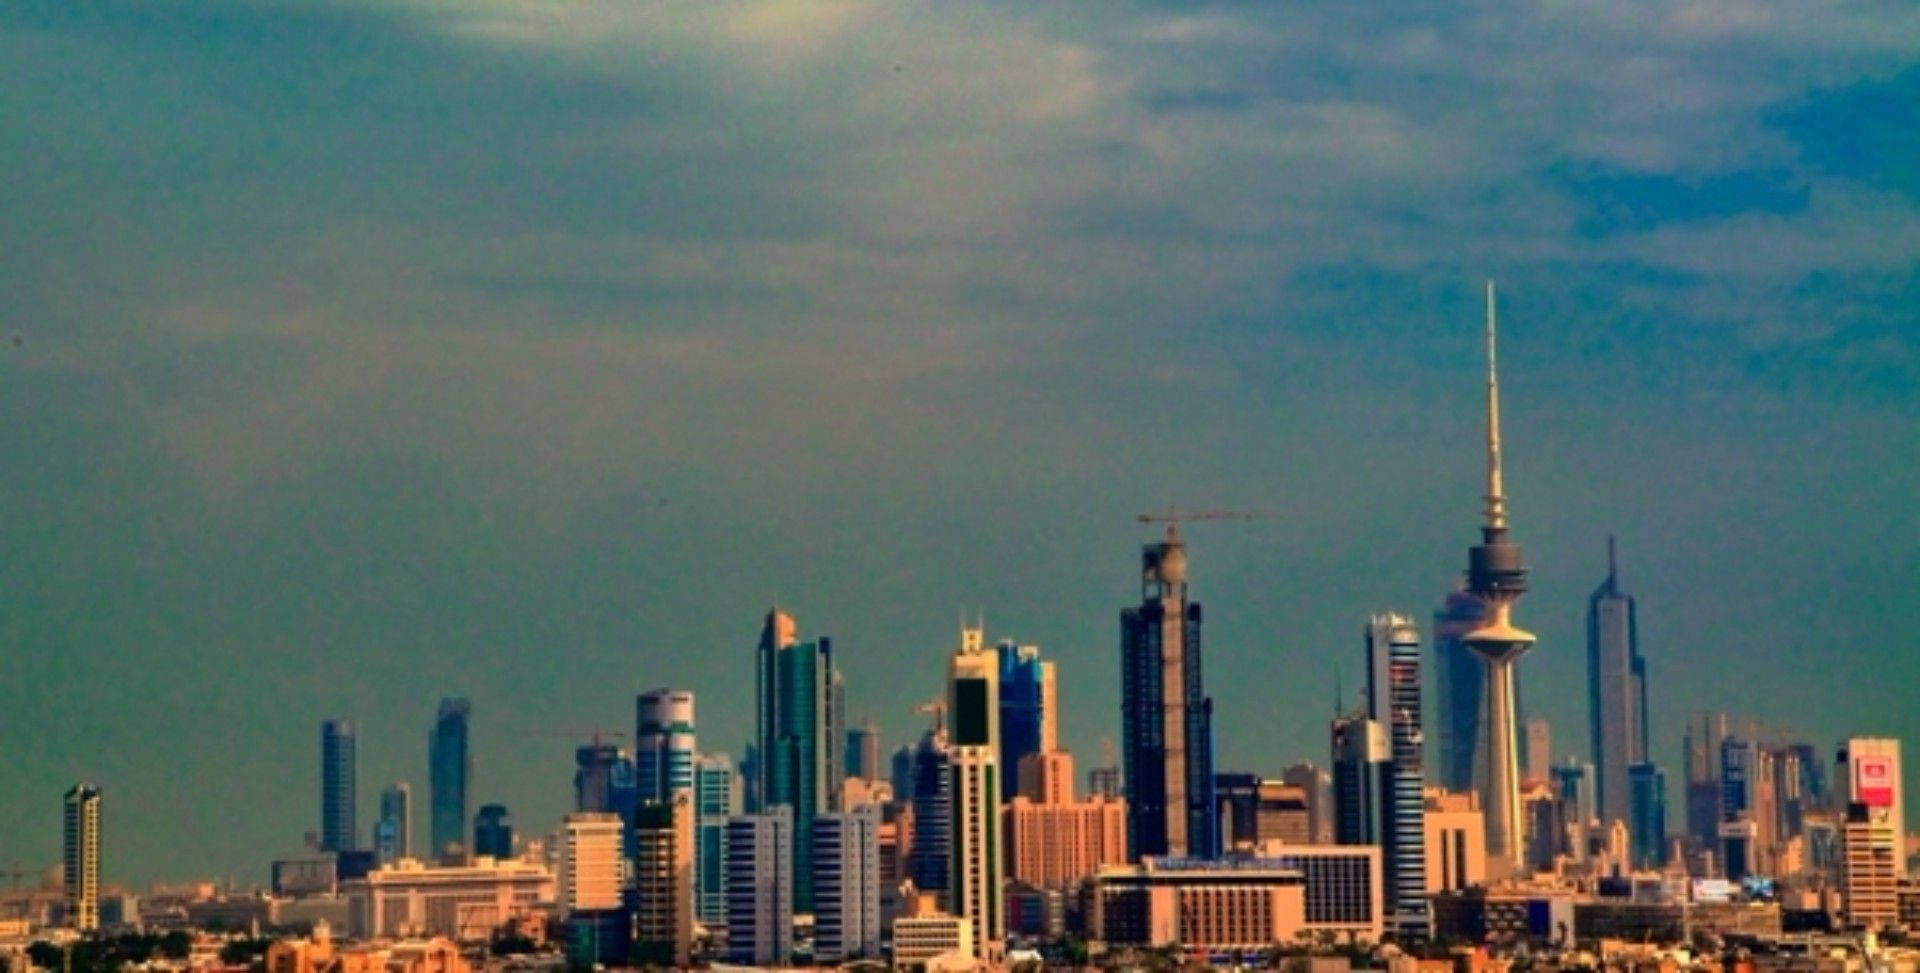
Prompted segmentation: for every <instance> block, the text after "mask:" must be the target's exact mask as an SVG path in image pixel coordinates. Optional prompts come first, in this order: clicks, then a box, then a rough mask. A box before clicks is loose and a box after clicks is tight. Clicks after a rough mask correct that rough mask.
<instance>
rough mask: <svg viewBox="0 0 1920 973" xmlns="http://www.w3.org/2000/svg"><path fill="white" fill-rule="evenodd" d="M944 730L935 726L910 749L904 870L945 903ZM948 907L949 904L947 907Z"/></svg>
mask: <svg viewBox="0 0 1920 973" xmlns="http://www.w3.org/2000/svg"><path fill="white" fill-rule="evenodd" d="M948 751H949V748H948V746H947V731H946V727H945V726H943V725H935V726H933V727H931V728H929V729H928V730H927V732H926V733H925V734H924V735H922V736H921V737H920V742H919V744H918V745H916V746H915V747H914V748H913V777H912V780H913V791H912V793H913V841H912V842H911V848H912V850H911V852H910V853H909V855H908V872H909V873H910V875H911V876H912V878H913V884H914V886H915V887H916V888H918V889H919V890H920V891H922V892H927V893H931V894H932V895H934V896H936V897H937V898H939V900H940V901H941V903H942V904H943V905H945V904H947V902H948V899H947V891H948V889H949V887H950V884H951V882H952V880H953V876H952V875H951V874H950V869H951V866H950V863H949V857H950V856H951V854H952V853H953V784H952V781H951V779H950V778H949V776H948V772H947V767H948V763H949V760H948ZM948 907H949V908H950V907H951V906H950V905H949V906H948Z"/></svg>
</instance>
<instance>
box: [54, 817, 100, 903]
mask: <svg viewBox="0 0 1920 973" xmlns="http://www.w3.org/2000/svg"><path fill="white" fill-rule="evenodd" d="M64 804H65V812H66V813H65V822H64V823H65V827H64V829H63V835H62V836H63V838H64V842H63V848H62V854H61V859H60V860H61V865H62V866H63V868H62V872H61V877H62V878H64V879H65V880H66V893H67V902H66V905H67V925H68V926H71V927H72V928H74V929H77V930H79V931H81V932H91V931H93V930H95V929H98V928H100V788H98V787H95V786H94V785H92V784H75V785H73V788H72V789H71V790H68V791H67V794H66V799H65V802H64Z"/></svg>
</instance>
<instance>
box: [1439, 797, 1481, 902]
mask: <svg viewBox="0 0 1920 973" xmlns="http://www.w3.org/2000/svg"><path fill="white" fill-rule="evenodd" d="M1424 823H1425V825H1426V853H1427V868H1426V873H1427V875H1426V878H1427V894H1428V896H1429V897H1431V896H1432V895H1434V894H1437V893H1440V892H1456V891H1459V890H1461V889H1465V888H1471V887H1473V886H1475V885H1485V884H1486V883H1487V822H1486V818H1485V817H1484V816H1482V815H1481V813H1480V808H1479V807H1478V806H1477V805H1476V802H1475V801H1474V793H1473V792H1472V791H1461V792H1458V793H1455V792H1450V791H1444V790H1441V789H1439V788H1437V787H1432V788H1428V789H1427V792H1426V815H1425V819H1424Z"/></svg>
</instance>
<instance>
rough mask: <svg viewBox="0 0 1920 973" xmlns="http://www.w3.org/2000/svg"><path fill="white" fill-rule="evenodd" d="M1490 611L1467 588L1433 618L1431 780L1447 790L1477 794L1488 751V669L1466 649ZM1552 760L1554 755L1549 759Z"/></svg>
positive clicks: (1450, 597)
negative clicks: (1434, 734)
mask: <svg viewBox="0 0 1920 973" xmlns="http://www.w3.org/2000/svg"><path fill="white" fill-rule="evenodd" d="M1486 614H1487V606H1486V605H1485V604H1483V603H1482V602H1481V601H1480V599H1478V598H1475V597H1474V596H1473V595H1471V594H1469V593H1468V592H1467V590H1466V587H1465V585H1464V583H1463V584H1462V585H1461V587H1460V588H1459V589H1458V590H1455V591H1453V592H1451V593H1450V594H1448V595H1447V597H1446V601H1445V602H1443V603H1442V604H1441V606H1440V609H1439V610H1438V611H1436V612H1435V613H1434V615H1433V686H1434V718H1433V720H1432V721H1431V722H1432V723H1433V724H1434V727H1435V729H1436V730H1438V731H1439V732H1438V734H1437V742H1438V744H1439V746H1438V748H1437V749H1436V751H1435V760H1434V767H1433V775H1432V781H1433V783H1434V784H1436V785H1438V786H1439V787H1442V788H1445V789H1446V790H1448V791H1454V792H1459V791H1469V790H1473V789H1474V781H1475V780H1476V779H1478V776H1479V770H1478V765H1479V763H1480V762H1481V761H1482V760H1483V759H1484V754H1483V751H1484V750H1485V749H1486V732H1487V731H1486V721H1487V717H1486V707H1485V703H1484V701H1483V698H1482V697H1484V696H1485V695H1486V682H1487V670H1486V666H1485V665H1484V664H1483V663H1481V661H1480V659H1479V657H1477V656H1475V655H1474V654H1473V653H1472V652H1471V651H1469V650H1468V649H1467V646H1466V642H1465V641H1464V640H1465V638H1466V635H1467V633H1468V632H1471V631H1473V630H1474V629H1476V628H1479V627H1480V621H1481V620H1482V619H1483V618H1485V617H1486ZM1549 758H1551V755H1549Z"/></svg>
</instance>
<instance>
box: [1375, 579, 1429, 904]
mask: <svg viewBox="0 0 1920 973" xmlns="http://www.w3.org/2000/svg"><path fill="white" fill-rule="evenodd" d="M1365 645H1366V658H1367V703H1368V706H1369V708H1370V712H1369V714H1368V715H1369V716H1370V717H1371V718H1372V720H1373V722H1375V723H1378V724H1380V725H1381V726H1384V727H1386V729H1387V740H1388V747H1389V751H1388V761H1389V764H1390V766H1391V770H1390V772H1389V776H1388V784H1387V790H1386V793H1385V794H1383V795H1382V797H1383V798H1384V800H1382V801H1381V803H1380V829H1379V833H1380V839H1381V840H1380V860H1381V865H1382V868H1383V871H1384V873H1385V874H1384V876H1383V878H1384V884H1383V886H1382V892H1383V896H1384V901H1385V902H1386V910H1387V912H1386V915H1387V923H1388V925H1389V926H1391V927H1392V928H1393V930H1394V932H1395V934H1396V935H1398V936H1399V937H1400V939H1401V940H1402V941H1405V942H1423V941H1425V940H1426V938H1427V935H1428V933H1429V932H1430V930H1431V926H1432V924H1431V923H1430V922H1429V921H1428V914H1427V850H1426V823H1425V818H1426V795H1425V790H1426V774H1427V772H1426V758H1425V749H1426V748H1425V745H1424V743H1423V741H1424V739H1425V737H1424V735H1423V729H1422V725H1421V710H1420V633H1419V630H1418V629H1416V628H1414V624H1413V619H1411V618H1408V617H1406V616H1404V615H1391V614H1389V615H1375V616H1373V618H1372V619H1370V620H1369V621H1368V623H1367V629H1366V639H1365Z"/></svg>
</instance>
